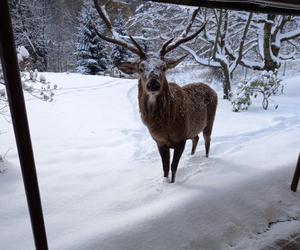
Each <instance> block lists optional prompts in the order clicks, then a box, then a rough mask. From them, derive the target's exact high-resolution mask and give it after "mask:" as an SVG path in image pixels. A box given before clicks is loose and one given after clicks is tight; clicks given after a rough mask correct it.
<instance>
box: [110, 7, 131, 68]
mask: <svg viewBox="0 0 300 250" xmlns="http://www.w3.org/2000/svg"><path fill="white" fill-rule="evenodd" d="M114 27H115V29H116V31H117V32H118V33H119V34H121V35H123V36H125V35H126V32H125V31H126V28H125V21H124V18H123V17H122V15H121V13H120V12H119V13H118V16H117V18H116V20H115V23H114ZM110 57H111V61H112V64H113V67H116V66H118V64H120V63H121V62H124V61H127V60H128V58H129V57H130V54H129V52H128V50H126V49H125V48H124V47H122V46H119V45H113V47H112V51H111V55H110Z"/></svg>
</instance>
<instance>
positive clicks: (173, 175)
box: [171, 174, 176, 183]
mask: <svg viewBox="0 0 300 250" xmlns="http://www.w3.org/2000/svg"><path fill="white" fill-rule="evenodd" d="M175 176H176V174H172V179H171V183H174V182H175Z"/></svg>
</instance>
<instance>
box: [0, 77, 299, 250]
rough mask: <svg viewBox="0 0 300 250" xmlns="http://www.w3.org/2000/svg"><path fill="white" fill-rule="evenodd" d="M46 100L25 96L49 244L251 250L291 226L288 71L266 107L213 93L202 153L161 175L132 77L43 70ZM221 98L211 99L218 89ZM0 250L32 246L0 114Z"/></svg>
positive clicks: (9, 136)
mask: <svg viewBox="0 0 300 250" xmlns="http://www.w3.org/2000/svg"><path fill="white" fill-rule="evenodd" d="M46 77H47V79H48V80H50V81H51V82H52V83H57V85H58V86H59V90H57V94H56V96H55V101H54V102H52V103H43V102H41V101H39V100H36V99H34V98H33V97H30V96H26V99H27V103H26V105H27V109H28V116H29V122H30V128H31V134H32V140H33V147H34V151H35V159H36V165H37V172H38V177H39V183H40V191H41V197H42V202H43V208H44V215H45V222H46V229H47V233H48V240H49V247H50V249H60V250H65V249H72V250H73V249H74V250H77V249H78V250H79V249H81V250H82V249H84V250H89V249H93V250H94V249H105V250H106V249H109V250H118V249H122V250H127V249H128V250H129V249H130V250H135V249H136V250H143V249H159V250H164V249H165V250H170V249H175V250H176V249H195V250H196V249H197V250H198V249H205V250H206V249H208V250H209V249H261V248H264V247H265V246H266V245H268V244H270V243H272V242H274V241H275V240H276V239H280V238H282V237H288V236H289V235H291V234H292V233H294V232H296V231H299V230H300V221H299V218H300V195H299V193H292V192H291V191H290V189H289V185H290V181H291V178H292V174H293V171H294V167H295V164H296V160H297V156H298V153H299V151H300V109H299V106H300V77H294V78H289V79H287V80H285V84H286V88H285V95H283V96H280V97H276V101H277V103H278V104H279V108H278V109H277V110H275V109H272V107H271V109H270V110H268V111H264V110H262V108H261V107H260V106H259V103H258V104H257V105H254V106H253V107H251V108H250V110H249V111H247V112H242V113H234V112H232V111H231V107H230V104H229V103H228V102H226V101H223V100H222V99H220V101H219V106H218V111H217V117H216V122H215V127H214V131H213V139H212V148H211V155H210V158H208V159H207V158H205V157H204V146H203V140H202V141H201V142H200V144H199V146H198V149H197V152H196V154H195V155H194V156H191V155H190V149H191V142H188V144H187V147H186V150H185V152H184V154H183V156H182V159H181V161H180V164H179V169H178V174H177V180H176V183H175V184H167V183H163V182H162V178H161V177H162V167H161V162H160V157H159V154H158V151H157V149H156V145H155V143H154V141H153V140H152V139H151V137H150V135H149V134H148V132H147V130H146V128H145V127H144V125H143V124H142V122H141V121H140V118H139V113H138V107H137V81H136V80H124V79H122V80H121V79H117V78H110V77H101V76H83V75H78V74H65V73H64V74H54V73H48V74H46ZM220 96H221V94H220ZM0 139H1V144H0V153H1V154H4V153H5V152H6V151H7V150H8V149H10V151H9V152H8V153H7V155H6V157H5V159H4V161H3V162H0V170H4V172H3V173H2V174H0V232H1V233H0V249H5V250H10V249H13V250H19V249H22V250H26V249H34V245H33V240H32V232H31V227H30V222H29V217H28V212H27V207H26V200H25V194H24V189H23V183H22V179H21V173H20V167H19V163H18V156H17V150H16V146H15V143H14V137H13V131H12V128H11V124H8V123H6V122H5V121H3V120H1V136H0Z"/></svg>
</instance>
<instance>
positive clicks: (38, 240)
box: [0, 0, 48, 250]
mask: <svg viewBox="0 0 300 250" xmlns="http://www.w3.org/2000/svg"><path fill="white" fill-rule="evenodd" d="M0 6H1V7H0V56H1V62H2V68H3V75H4V80H5V86H6V92H7V97H8V102H9V107H10V113H11V118H12V123H13V127H14V132H15V138H16V143H17V147H18V153H19V160H20V165H21V169H22V176H23V182H24V187H25V193H26V198H27V204H28V208H29V214H30V219H31V225H32V230H33V236H34V241H35V247H36V249H38V250H47V249H48V244H47V237H46V230H45V224H44V218H43V211H42V205H41V199H40V192H39V186H38V180H37V174H36V169H35V162H34V157H33V150H32V145H31V138H30V132H29V126H28V120H27V114H26V108H25V102H24V96H23V89H22V85H21V79H20V73H19V67H18V61H17V55H16V49H15V43H14V37H13V31H12V26H11V20H10V17H9V11H8V2H7V0H1V2H0ZM15 240H20V239H15Z"/></svg>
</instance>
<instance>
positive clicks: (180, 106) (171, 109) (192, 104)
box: [138, 80, 218, 148]
mask: <svg viewBox="0 0 300 250" xmlns="http://www.w3.org/2000/svg"><path fill="white" fill-rule="evenodd" d="M165 81H166V80H165ZM138 97H139V108H140V113H141V117H142V120H143V122H144V124H145V125H146V126H147V127H148V129H149V132H150V134H151V136H152V137H153V139H154V140H155V141H156V143H157V145H158V146H159V147H168V148H175V147H176V146H177V145H178V144H179V143H181V142H182V141H183V140H187V139H194V138H196V137H197V136H198V134H199V133H201V132H202V131H203V133H204V137H206V138H207V140H208V139H209V140H210V135H211V131H212V127H213V122H214V118H215V112H216V107H217V101H218V99H217V94H216V92H215V91H214V90H213V89H212V88H210V87H209V86H208V85H206V84H204V83H194V84H188V85H186V86H184V87H180V86H178V85H177V84H175V83H169V84H168V83H167V82H165V83H164V84H163V90H162V92H161V93H160V94H159V95H158V96H157V97H156V102H155V103H154V104H152V106H150V107H149V104H148V99H149V95H148V94H147V93H146V92H145V91H143V88H142V86H141V81H139V96H138Z"/></svg>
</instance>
